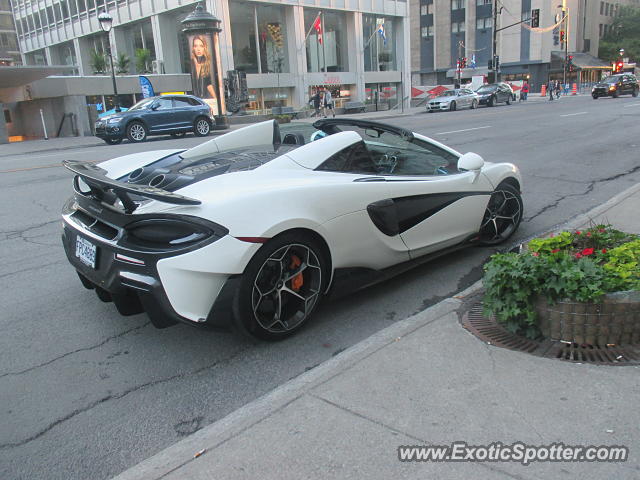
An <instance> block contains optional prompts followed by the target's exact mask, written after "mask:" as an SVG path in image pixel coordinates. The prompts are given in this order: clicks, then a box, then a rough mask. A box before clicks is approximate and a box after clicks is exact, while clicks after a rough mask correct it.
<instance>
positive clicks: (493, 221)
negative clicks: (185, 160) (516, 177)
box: [479, 183, 524, 245]
mask: <svg viewBox="0 0 640 480" xmlns="http://www.w3.org/2000/svg"><path fill="white" fill-rule="evenodd" d="M523 209H524V207H523V203H522V197H521V196H520V192H518V190H517V189H516V188H515V187H513V186H512V185H509V184H508V183H501V184H500V185H498V188H497V189H496V190H495V191H494V192H493V193H492V194H491V198H489V203H487V208H486V210H485V213H484V217H483V218H482V223H481V225H480V238H479V241H480V243H481V244H482V245H497V244H499V243H502V242H504V241H505V240H507V239H508V238H509V237H510V236H511V235H513V234H514V233H515V231H516V230H517V229H518V226H519V225H520V221H521V220H522V212H523Z"/></svg>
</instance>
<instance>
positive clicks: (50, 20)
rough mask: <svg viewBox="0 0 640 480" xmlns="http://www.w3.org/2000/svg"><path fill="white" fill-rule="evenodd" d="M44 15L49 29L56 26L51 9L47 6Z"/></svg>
mask: <svg viewBox="0 0 640 480" xmlns="http://www.w3.org/2000/svg"><path fill="white" fill-rule="evenodd" d="M45 13H46V15H45V16H46V18H47V23H48V25H49V26H51V27H53V26H54V25H55V24H56V19H55V17H54V16H53V7H52V6H51V5H49V6H48V7H47V8H46V10H45Z"/></svg>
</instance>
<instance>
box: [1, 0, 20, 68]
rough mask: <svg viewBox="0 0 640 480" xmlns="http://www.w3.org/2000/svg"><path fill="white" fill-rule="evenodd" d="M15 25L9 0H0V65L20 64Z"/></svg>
mask: <svg viewBox="0 0 640 480" xmlns="http://www.w3.org/2000/svg"><path fill="white" fill-rule="evenodd" d="M21 62H22V59H21V57H20V50H19V48H18V37H17V36H16V27H15V25H14V23H13V12H12V11H11V2H10V1H9V0H0V66H7V65H20V63H21Z"/></svg>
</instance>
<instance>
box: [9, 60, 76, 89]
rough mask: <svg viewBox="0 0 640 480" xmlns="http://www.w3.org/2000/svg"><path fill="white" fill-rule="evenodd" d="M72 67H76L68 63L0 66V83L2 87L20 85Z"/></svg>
mask: <svg viewBox="0 0 640 480" xmlns="http://www.w3.org/2000/svg"><path fill="white" fill-rule="evenodd" d="M73 68H76V67H73V66H68V65H51V66H37V67H35V66H27V67H0V85H2V87H3V88H5V87H6V88H9V87H21V86H22V85H27V84H28V83H31V82H35V81H36V80H40V79H41V78H45V77H48V76H49V75H58V74H60V73H64V72H66V71H69V70H72V69H73Z"/></svg>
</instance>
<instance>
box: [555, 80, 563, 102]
mask: <svg viewBox="0 0 640 480" xmlns="http://www.w3.org/2000/svg"><path fill="white" fill-rule="evenodd" d="M561 88H562V87H561V86H560V80H556V98H560V92H561Z"/></svg>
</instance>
